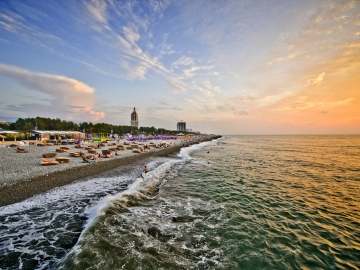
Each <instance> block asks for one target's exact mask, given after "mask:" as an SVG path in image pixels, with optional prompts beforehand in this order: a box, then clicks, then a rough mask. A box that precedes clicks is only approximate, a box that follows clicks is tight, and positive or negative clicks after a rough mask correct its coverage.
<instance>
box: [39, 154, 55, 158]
mask: <svg viewBox="0 0 360 270" xmlns="http://www.w3.org/2000/svg"><path fill="white" fill-rule="evenodd" d="M42 156H43V158H52V157H56V153H47V154H43V155H42Z"/></svg>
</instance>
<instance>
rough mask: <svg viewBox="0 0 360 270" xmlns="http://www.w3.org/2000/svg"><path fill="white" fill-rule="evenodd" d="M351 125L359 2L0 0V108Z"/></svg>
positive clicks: (62, 114) (211, 125)
mask: <svg viewBox="0 0 360 270" xmlns="http://www.w3.org/2000/svg"><path fill="white" fill-rule="evenodd" d="M133 107H136V109H137V111H138V114H139V125H140V126H155V127H157V128H166V129H171V130H175V129H176V123H177V121H179V120H183V121H185V122H187V128H192V129H193V130H195V131H201V132H206V133H216V134H339V133H340V134H354V133H357V134H359V133H360V1H334V0H331V1H326V0H321V1H319V0H315V1H308V0H303V1H299V0H294V1H292V0H282V1H280V0H263V1H261V0H259V1H253V0H234V1H217V0H216V1H210V0H203V1H196V0H191V1H171V0H166V1H156V0H150V1H117V0H108V1H106V0H84V1H81V0H79V1H72V0H64V1H57V0H52V1H51V0H50V1H45V0H32V1H31V0H27V1H23V0H21V1H16V0H12V1H6V0H5V1H4V0H3V1H1V2H0V118H1V119H4V120H6V119H17V118H18V117H21V118H27V117H36V116H41V117H50V118H60V119H62V120H72V121H74V122H76V123H79V122H83V121H87V122H89V121H91V122H93V123H98V122H105V123H111V124H116V125H130V114H131V112H132V108H133Z"/></svg>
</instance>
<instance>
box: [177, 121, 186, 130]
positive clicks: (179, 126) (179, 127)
mask: <svg viewBox="0 0 360 270" xmlns="http://www.w3.org/2000/svg"><path fill="white" fill-rule="evenodd" d="M177 131H186V122H184V121H182V120H181V121H180V122H178V123H177Z"/></svg>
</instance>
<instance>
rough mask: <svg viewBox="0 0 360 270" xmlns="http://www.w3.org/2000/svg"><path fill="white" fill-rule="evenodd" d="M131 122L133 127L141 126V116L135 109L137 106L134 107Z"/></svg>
mask: <svg viewBox="0 0 360 270" xmlns="http://www.w3.org/2000/svg"><path fill="white" fill-rule="evenodd" d="M130 124H131V126H132V127H137V128H139V116H138V114H137V112H136V110H135V107H134V111H133V112H132V113H131V121H130Z"/></svg>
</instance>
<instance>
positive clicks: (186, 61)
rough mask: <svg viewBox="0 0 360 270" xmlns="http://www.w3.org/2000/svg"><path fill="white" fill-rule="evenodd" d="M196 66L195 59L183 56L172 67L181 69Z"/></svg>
mask: <svg viewBox="0 0 360 270" xmlns="http://www.w3.org/2000/svg"><path fill="white" fill-rule="evenodd" d="M194 64H195V59H194V58H192V57H189V56H185V55H183V56H181V57H180V58H179V59H178V60H176V61H174V62H173V63H172V64H171V66H173V67H175V68H179V67H180V66H190V65H194Z"/></svg>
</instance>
